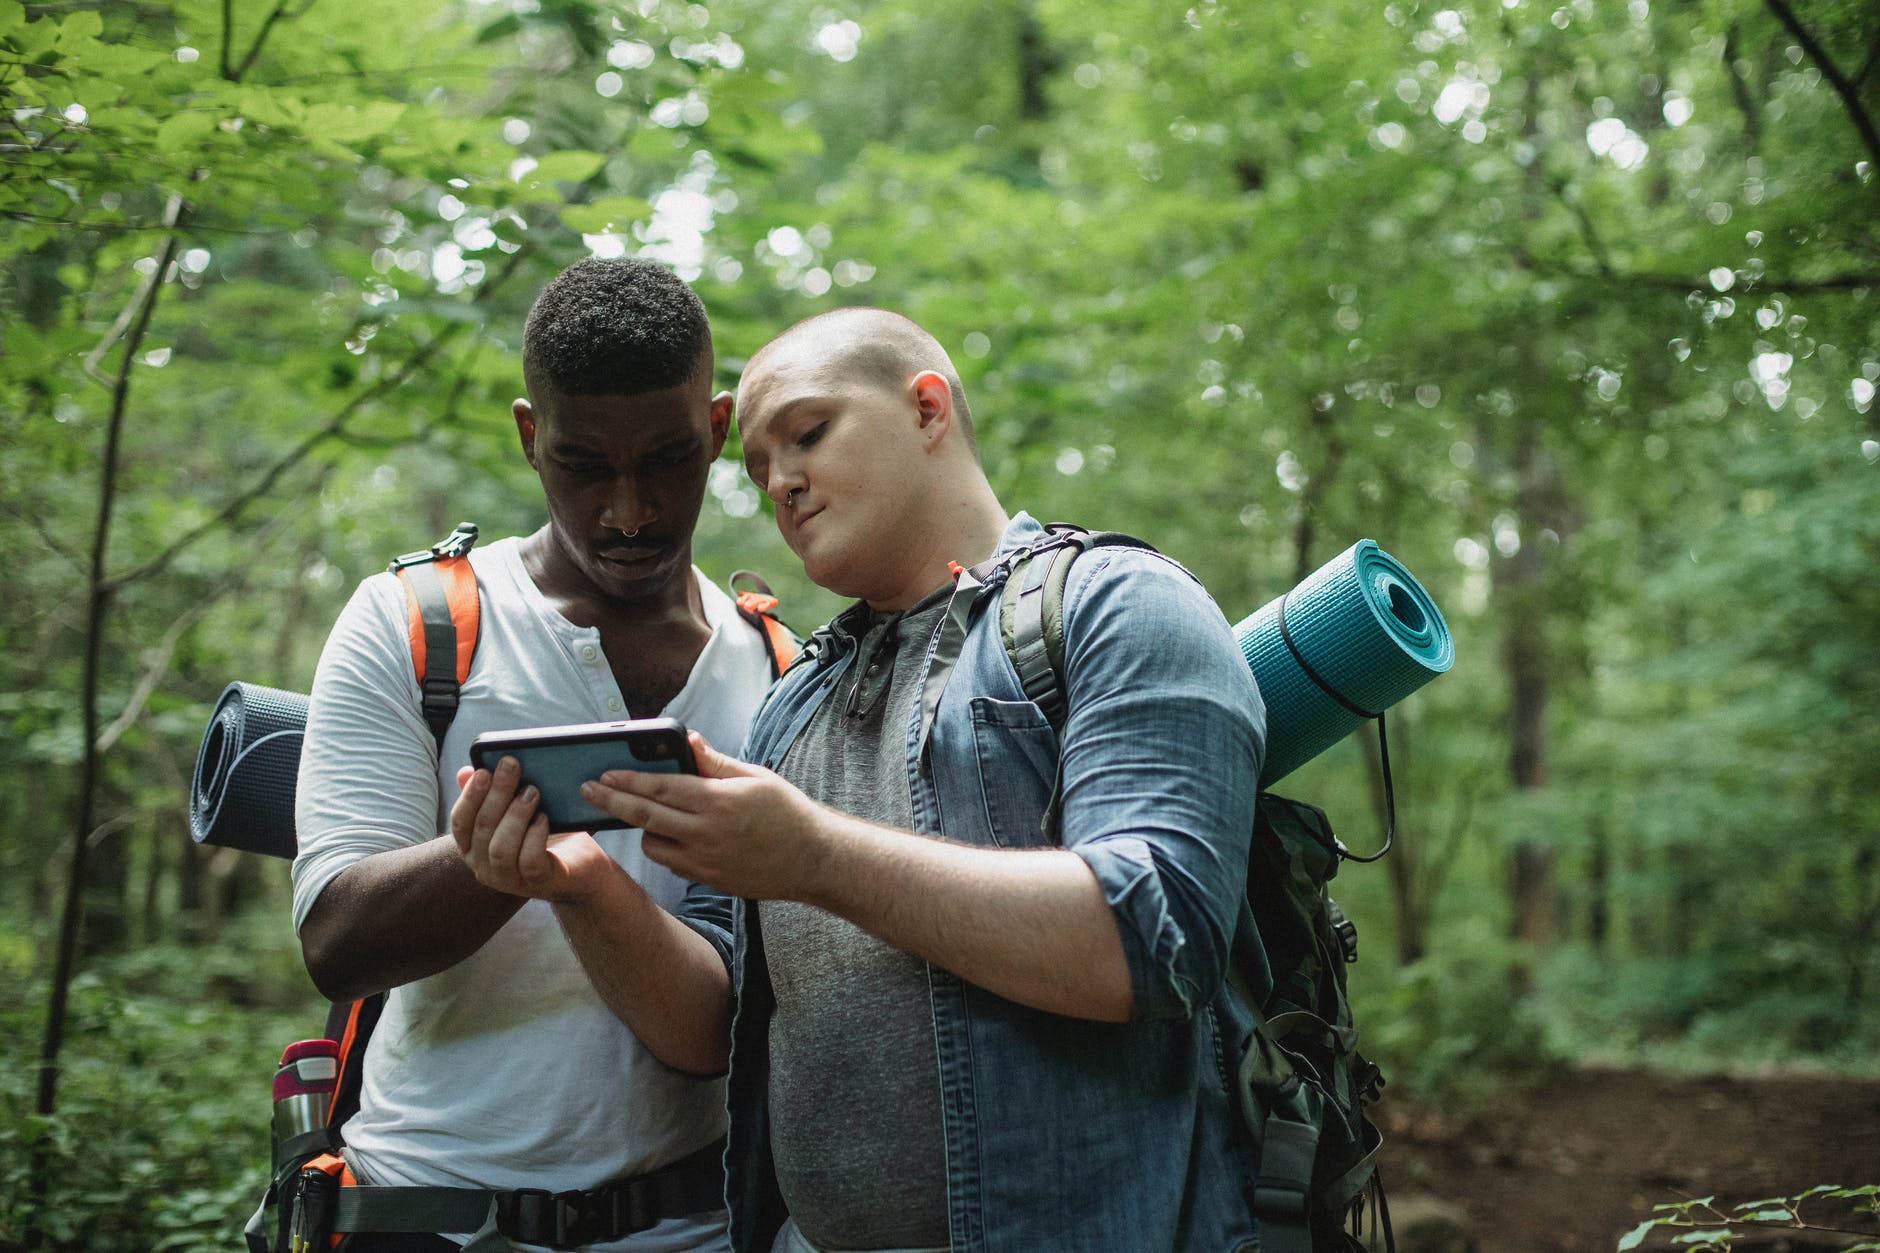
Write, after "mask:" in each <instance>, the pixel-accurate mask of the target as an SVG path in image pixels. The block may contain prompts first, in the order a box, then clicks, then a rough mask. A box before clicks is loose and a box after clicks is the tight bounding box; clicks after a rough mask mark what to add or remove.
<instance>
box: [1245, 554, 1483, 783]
mask: <svg viewBox="0 0 1880 1253" xmlns="http://www.w3.org/2000/svg"><path fill="white" fill-rule="evenodd" d="M1234 638H1235V639H1237V640H1238V641H1240V651H1241V652H1242V653H1243V654H1245V656H1246V658H1247V665H1248V666H1249V667H1250V668H1251V669H1252V670H1253V677H1254V679H1255V680H1256V681H1257V682H1258V683H1259V685H1260V695H1261V696H1262V697H1264V698H1265V700H1266V764H1265V765H1264V766H1263V767H1262V768H1261V770H1260V786H1261V787H1269V786H1271V785H1272V784H1273V783H1275V782H1276V781H1278V780H1279V779H1282V778H1284V777H1285V776H1286V775H1288V774H1291V773H1292V772H1293V771H1294V770H1296V769H1298V768H1299V767H1300V766H1302V765H1304V764H1305V763H1306V762H1308V761H1311V760H1312V759H1313V758H1314V757H1316V756H1318V755H1319V754H1320V753H1322V752H1324V751H1325V750H1326V749H1328V748H1330V747H1331V746H1332V745H1334V744H1336V743H1337V742H1338V741H1340V740H1342V739H1344V738H1345V737H1346V736H1347V735H1349V734H1351V732H1352V731H1353V730H1355V729H1356V728H1357V727H1358V726H1359V724H1361V723H1363V722H1366V721H1368V720H1369V719H1371V718H1375V717H1377V716H1378V715H1379V714H1381V713H1383V712H1384V711H1385V710H1386V709H1389V708H1390V707H1391V706H1392V705H1394V704H1396V703H1397V702H1398V701H1400V700H1402V699H1403V698H1404V697H1406V696H1408V695H1410V693H1412V692H1414V691H1416V690H1417V689H1418V688H1420V687H1422V686H1423V685H1424V684H1425V683H1428V682H1429V681H1430V680H1431V679H1433V678H1435V677H1436V676H1437V675H1439V674H1441V673H1443V672H1444V671H1445V670H1447V669H1449V667H1450V666H1451V665H1453V664H1454V663H1455V659H1456V647H1455V642H1454V641H1453V640H1452V639H1450V637H1449V627H1448V625H1447V624H1445V623H1444V622H1443V615H1442V613H1441V612H1440V611H1438V609H1437V608H1436V602H1435V601H1434V600H1432V599H1430V594H1429V593H1428V592H1426V591H1424V590H1423V587H1422V585H1421V584H1419V583H1418V582H1417V581H1416V579H1414V578H1412V577H1411V575H1410V572H1409V571H1408V570H1406V569H1405V568H1404V567H1403V565H1402V563H1400V562H1399V561H1398V560H1397V559H1396V558H1394V557H1392V556H1391V555H1390V554H1389V553H1386V552H1385V551H1384V550H1382V549H1381V548H1379V547H1378V546H1377V544H1376V543H1374V542H1373V541H1371V540H1368V539H1362V540H1359V541H1358V542H1357V543H1355V544H1353V545H1352V546H1351V547H1350V548H1347V549H1346V550H1345V551H1344V552H1342V553H1340V554H1339V555H1338V556H1336V557H1334V558H1332V560H1330V561H1328V562H1326V563H1325V564H1324V565H1322V566H1320V567H1319V568H1318V569H1317V570H1315V571H1313V572H1312V573H1311V574H1309V575H1307V576H1306V577H1305V579H1304V580H1303V581H1302V582H1301V583H1300V584H1299V586H1297V587H1295V588H1293V589H1292V591H1290V592H1288V593H1286V594H1285V595H1284V596H1281V597H1279V598H1278V599H1277V600H1274V601H1271V602H1269V603H1268V604H1266V605H1263V606H1261V607H1260V608H1259V609H1257V610H1255V611H1254V612H1253V613H1251V614H1249V615H1248V616H1247V617H1245V618H1243V619H1241V620H1240V621H1239V622H1237V623H1235V624H1234Z"/></svg>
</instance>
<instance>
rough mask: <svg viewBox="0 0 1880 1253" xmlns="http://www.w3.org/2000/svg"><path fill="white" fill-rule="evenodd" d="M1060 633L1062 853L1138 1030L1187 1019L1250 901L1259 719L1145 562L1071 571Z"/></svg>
mask: <svg viewBox="0 0 1880 1253" xmlns="http://www.w3.org/2000/svg"><path fill="white" fill-rule="evenodd" d="M1064 621H1065V629H1064V635H1065V646H1066V657H1065V666H1064V670H1065V675H1066V684H1067V687H1068V692H1067V696H1068V707H1069V713H1068V717H1067V718H1066V721H1065V725H1064V734H1063V738H1062V744H1063V755H1062V763H1061V768H1062V772H1063V775H1062V778H1063V792H1062V799H1061V802H1060V803H1061V806H1062V809H1061V823H1060V829H1061V831H1062V833H1063V839H1064V844H1065V845H1066V847H1068V848H1070V849H1071V850H1072V851H1074V852H1075V853H1077V855H1078V856H1080V857H1082V858H1083V859H1084V860H1085V862H1087V863H1088V864H1089V866H1090V868H1091V870H1092V871H1094V872H1095V874H1096V876H1097V881H1098V882H1099V883H1100V884H1101V885H1102V888H1103V893H1104V897H1105V899H1106V900H1107V901H1108V902H1109V905H1110V908H1111V910H1112V911H1113V912H1114V914H1115V917H1116V923H1117V930H1118V932H1119V933H1120V935H1121V937H1122V942H1123V951H1124V954H1125V956H1126V958H1127V959H1128V962H1129V975H1130V988H1131V992H1132V993H1133V999H1134V1009H1133V1014H1134V1017H1136V1018H1138V1019H1169V1018H1181V1017H1185V1016H1187V1015H1189V1014H1191V1013H1193V1012H1194V1011H1195V1010H1196V1009H1197V1008H1199V1007H1200V1006H1201V1005H1203V1004H1205V1003H1206V1002H1207V1000H1208V998H1209V997H1211V996H1212V995H1213V993H1214V991H1215V990H1216V988H1218V986H1219V984H1220V981H1221V978H1222V975H1223V972H1224V971H1225V969H1226V963H1227V958H1228V953H1229V950H1230V948H1231V946H1232V941H1233V931H1234V924H1235V920H1236V918H1237V917H1238V914H1239V908H1240V903H1241V901H1242V899H1243V898H1244V896H1245V893H1246V881H1247V848H1248V840H1249V837H1250V835H1251V832H1252V829H1253V817H1254V808H1255V798H1256V795H1257V792H1258V780H1259V775H1260V760H1261V755H1262V752H1263V748H1264V743H1265V728H1266V711H1265V707H1264V705H1263V704H1262V702H1261V700H1260V694H1259V691H1258V689H1257V688H1256V686H1255V684H1254V680H1253V675H1252V672H1251V671H1250V670H1249V669H1248V668H1247V663H1246V661H1245V659H1244V658H1243V657H1242V655H1241V652H1240V649H1239V646H1238V645H1237V644H1236V643H1235V641H1234V638H1233V633H1232V632H1231V630H1230V629H1229V628H1228V625H1227V621H1226V619H1225V618H1224V617H1222V615H1221V611H1220V610H1219V609H1218V608H1217V607H1216V606H1215V604H1214V602H1213V601H1212V600H1211V599H1209V597H1208V595H1207V593H1206V591H1205V590H1203V589H1202V588H1201V586H1200V585H1199V584H1197V583H1196V582H1195V581H1194V580H1193V579H1192V578H1191V577H1189V576H1188V575H1187V574H1186V573H1185V572H1184V571H1182V570H1181V569H1180V568H1178V567H1176V566H1175V565H1173V564H1172V563H1170V562H1167V561H1165V560H1163V559H1161V558H1159V557H1157V556H1155V555H1153V554H1149V553H1144V552H1141V551H1139V550H1132V549H1097V550H1095V551H1093V552H1091V553H1090V554H1088V555H1087V556H1085V557H1084V558H1083V559H1081V560H1080V561H1079V562H1078V563H1077V565H1075V566H1074V567H1072V574H1071V581H1070V587H1069V588H1068V589H1067V591H1066V596H1065V610H1064Z"/></svg>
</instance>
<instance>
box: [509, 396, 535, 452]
mask: <svg viewBox="0 0 1880 1253" xmlns="http://www.w3.org/2000/svg"><path fill="white" fill-rule="evenodd" d="M509 412H510V413H511V414H513V415H514V416H515V419H516V435H517V436H518V437H519V438H520V439H521V440H522V455H523V456H524V457H527V458H528V459H529V464H530V465H534V464H535V409H534V407H533V406H532V405H530V404H529V402H528V400H526V399H525V398H523V397H521V396H518V397H516V399H515V400H514V401H512V402H511V403H510V406H509Z"/></svg>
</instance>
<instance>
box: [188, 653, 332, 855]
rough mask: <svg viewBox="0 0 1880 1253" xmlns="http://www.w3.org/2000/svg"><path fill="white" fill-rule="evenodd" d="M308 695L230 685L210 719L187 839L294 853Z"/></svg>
mask: <svg viewBox="0 0 1880 1253" xmlns="http://www.w3.org/2000/svg"><path fill="white" fill-rule="evenodd" d="M306 726H307V698H306V697H305V696H304V695H302V694H301V693H299V692H284V691H282V690H281V689H280V688H277V687H262V686H261V685H259V684H256V683H231V684H229V685H228V687H227V688H225V689H224V690H223V692H222V698H221V699H220V700H218V701H217V702H216V705H215V712H214V713H212V714H210V715H209V727H208V729H207V730H206V731H204V732H203V735H202V747H201V748H200V749H198V750H197V752H196V777H195V781H194V783H193V784H192V785H191V787H190V790H189V834H190V838H192V839H194V840H195V841H196V843H198V844H214V845H217V846H219V847H222V848H238V849H241V850H242V851H243V852H248V853H266V854H267V855H268V856H270V857H290V858H291V857H292V856H293V855H294V779H295V776H296V774H297V772H298V770H299V767H300V740H301V735H302V733H303V732H304V731H305V730H306Z"/></svg>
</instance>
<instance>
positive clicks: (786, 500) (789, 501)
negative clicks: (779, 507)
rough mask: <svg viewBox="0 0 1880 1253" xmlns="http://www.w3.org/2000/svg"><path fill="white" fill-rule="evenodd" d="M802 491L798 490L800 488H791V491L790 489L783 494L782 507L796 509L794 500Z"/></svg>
mask: <svg viewBox="0 0 1880 1253" xmlns="http://www.w3.org/2000/svg"><path fill="white" fill-rule="evenodd" d="M802 490H803V489H802V488H800V487H793V488H791V489H790V490H789V491H787V492H785V493H784V494H783V507H784V508H785V509H794V508H796V498H797V494H798V493H799V492H801V491H802Z"/></svg>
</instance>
